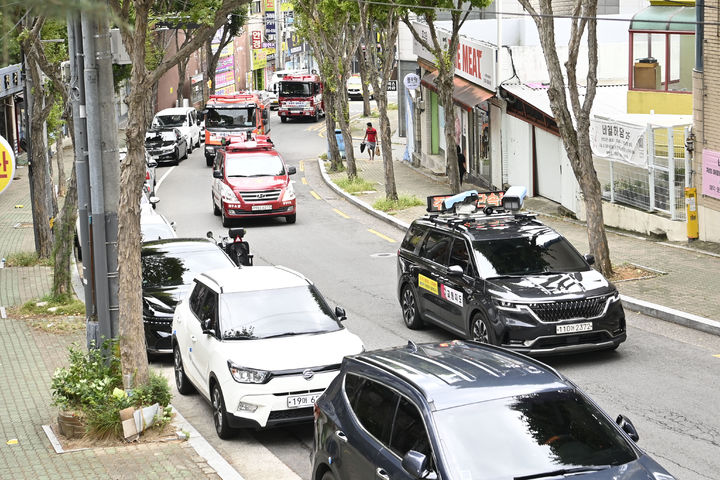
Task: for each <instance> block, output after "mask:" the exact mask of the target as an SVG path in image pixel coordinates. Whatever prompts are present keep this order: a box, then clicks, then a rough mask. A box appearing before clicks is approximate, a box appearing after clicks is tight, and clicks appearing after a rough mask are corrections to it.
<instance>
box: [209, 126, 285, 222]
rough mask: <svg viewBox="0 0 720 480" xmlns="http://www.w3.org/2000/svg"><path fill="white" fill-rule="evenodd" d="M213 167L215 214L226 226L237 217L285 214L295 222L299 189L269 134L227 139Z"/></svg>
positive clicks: (280, 215)
mask: <svg viewBox="0 0 720 480" xmlns="http://www.w3.org/2000/svg"><path fill="white" fill-rule="evenodd" d="M223 144H224V145H223V146H222V147H221V148H220V149H219V150H218V151H217V155H216V156H215V162H214V166H213V184H212V201H213V213H214V214H215V215H219V216H221V217H222V224H223V226H224V227H230V225H231V223H232V221H233V220H235V219H240V218H250V217H268V216H270V217H285V220H286V221H287V223H295V218H296V217H295V215H296V200H295V189H294V188H293V184H292V182H291V181H290V175H294V174H295V173H296V169H295V167H288V166H286V165H285V161H284V160H283V158H282V157H281V156H280V154H279V153H278V152H277V151H276V150H275V148H274V145H273V143H272V141H271V140H270V138H269V137H267V136H265V135H257V134H248V135H246V134H242V135H238V136H231V137H228V138H226V139H224V140H223Z"/></svg>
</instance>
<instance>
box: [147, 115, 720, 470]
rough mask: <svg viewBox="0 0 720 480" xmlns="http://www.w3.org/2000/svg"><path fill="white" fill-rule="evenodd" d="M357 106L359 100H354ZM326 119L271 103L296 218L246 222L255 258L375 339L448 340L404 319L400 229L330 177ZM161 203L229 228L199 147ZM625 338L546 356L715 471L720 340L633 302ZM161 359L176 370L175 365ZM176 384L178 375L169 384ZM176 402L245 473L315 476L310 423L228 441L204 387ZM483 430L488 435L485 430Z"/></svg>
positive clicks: (670, 449) (164, 187)
mask: <svg viewBox="0 0 720 480" xmlns="http://www.w3.org/2000/svg"><path fill="white" fill-rule="evenodd" d="M351 105H352V110H351V115H352V114H353V113H357V112H359V111H360V109H361V103H360V102H352V104H351ZM319 126H320V124H317V123H312V122H307V123H305V122H302V123H301V122H289V123H286V124H281V123H280V121H279V119H278V117H277V115H276V114H275V112H273V113H272V131H271V136H272V139H273V141H274V142H275V145H276V148H277V149H278V151H279V152H280V153H281V154H282V155H283V156H284V158H285V160H286V162H287V163H288V165H293V166H296V167H297V169H298V172H297V175H296V176H295V177H294V180H295V190H296V192H297V198H298V217H297V223H296V224H294V225H289V224H286V222H285V220H284V219H282V218H278V219H269V220H260V219H258V220H253V221H247V222H244V223H243V224H242V226H244V227H245V228H246V229H247V235H246V237H245V239H246V240H247V241H248V242H249V243H250V246H251V251H252V253H253V254H254V255H255V264H256V265H266V264H272V265H284V266H287V267H290V268H292V269H295V270H298V271H300V272H301V273H303V274H305V275H306V276H308V277H309V278H310V279H311V280H313V281H314V282H315V283H316V285H317V286H318V287H319V289H320V290H321V291H322V292H323V294H324V295H325V297H326V298H327V299H328V302H329V303H330V304H331V306H334V305H340V306H342V307H344V308H345V309H346V310H347V313H348V320H347V321H346V322H345V325H346V326H347V327H348V328H349V329H350V330H351V331H352V332H354V333H356V334H358V335H359V336H360V337H361V338H362V339H363V341H364V343H365V346H366V348H368V349H375V348H382V347H388V346H394V345H401V344H404V343H406V342H407V341H408V340H413V341H414V342H426V341H438V340H445V339H448V338H449V334H448V333H446V332H444V331H442V330H439V329H434V328H431V329H427V330H423V331H411V330H408V329H407V328H405V326H404V324H403V322H402V317H401V312H400V307H399V304H398V301H397V293H396V273H395V269H396V265H395V261H396V260H395V252H396V251H397V249H398V246H399V242H400V241H401V239H402V237H403V232H402V231H400V230H399V229H397V228H395V227H393V226H390V225H388V224H386V223H384V222H381V221H380V220H378V219H376V218H375V217H372V216H370V215H368V214H366V213H364V212H363V211H361V210H359V209H357V208H356V207H354V206H353V205H351V204H350V203H348V202H346V201H345V200H343V199H341V198H338V195H337V194H336V193H335V192H334V191H333V190H331V189H330V188H329V187H328V186H326V185H325V184H324V182H323V180H322V178H321V176H320V173H319V170H318V166H317V160H316V159H317V155H318V154H319V153H320V152H322V151H324V149H325V145H326V140H325V138H323V137H321V136H319V135H318V131H317V130H318V129H317V127H319ZM157 178H158V181H160V179H162V183H161V184H160V186H159V189H158V196H159V197H160V198H161V201H160V203H159V205H158V211H159V212H160V213H162V214H163V215H165V216H167V217H168V218H169V219H170V220H172V221H174V222H175V223H176V229H177V233H178V235H179V236H180V237H204V236H205V234H206V232H207V231H213V232H214V233H215V235H216V236H217V235H220V234H225V233H226V230H225V229H224V228H223V227H222V226H221V221H220V218H219V217H216V216H214V215H213V212H212V205H211V199H210V185H211V180H212V176H211V169H210V168H208V167H206V166H205V159H204V157H203V153H202V150H201V149H197V150H195V151H194V152H193V153H192V154H191V155H190V156H189V158H188V159H187V160H184V161H183V162H181V163H180V165H179V166H177V167H163V168H158V170H157ZM626 313H627V317H628V340H627V342H626V343H624V344H623V345H621V346H620V348H619V349H618V350H617V351H615V352H601V353H590V354H582V355H575V356H570V357H562V358H554V359H544V361H546V362H548V363H549V364H550V365H552V366H554V367H556V368H557V369H558V370H559V371H560V372H561V373H563V374H565V375H567V376H568V377H569V378H570V379H571V380H573V381H575V382H576V383H577V384H578V385H579V386H580V387H581V388H583V389H584V390H585V391H586V392H588V393H589V394H590V395H591V396H592V398H593V399H594V400H596V401H597V402H598V403H599V404H600V406H601V407H602V408H603V409H605V410H606V411H607V412H608V413H609V414H610V415H612V416H616V415H618V414H621V413H622V414H625V415H626V416H628V417H629V418H630V419H631V420H632V421H633V422H634V424H635V425H636V427H637V428H638V431H639V434H640V441H639V445H640V447H641V448H643V449H645V450H646V451H647V452H648V453H649V454H650V455H651V456H653V457H654V458H655V459H656V460H657V461H659V462H660V463H661V464H662V465H663V466H664V467H665V468H667V469H668V470H669V471H670V472H671V473H672V474H673V475H675V476H676V477H677V478H682V479H684V480H700V479H714V478H717V473H716V472H718V471H720V458H719V457H718V456H717V454H716V453H717V451H718V447H720V440H719V439H720V417H718V416H717V415H716V414H714V413H713V407H714V406H715V405H718V404H720V390H719V389H718V388H717V378H718V374H719V373H720V359H719V358H717V355H718V354H720V338H718V337H717V336H713V335H709V334H705V333H702V332H698V331H694V330H690V329H687V328H684V327H681V326H677V325H673V324H669V323H665V322H662V321H659V320H656V319H653V318H650V317H646V316H644V315H640V314H636V313H632V312H626ZM154 366H155V367H159V368H161V369H162V370H163V372H164V373H165V374H166V375H167V376H168V377H169V378H172V364H171V360H170V358H169V357H168V358H167V359H164V360H163V359H160V360H156V361H155V363H154ZM171 383H172V382H171ZM174 395H175V396H174V399H173V404H174V405H175V406H176V407H177V408H178V409H179V411H180V412H181V413H182V414H183V415H184V416H185V417H186V418H187V419H188V420H189V421H190V422H191V423H192V424H193V425H194V426H195V427H196V428H197V429H198V430H199V431H200V432H201V433H202V434H203V436H205V438H206V439H207V440H208V441H209V442H210V443H211V444H212V445H213V446H214V447H215V448H216V449H217V450H218V451H219V452H220V453H221V454H222V455H223V456H224V457H225V458H226V459H227V460H228V461H229V462H230V463H231V464H232V465H233V466H234V467H235V468H236V469H237V471H238V472H240V474H241V475H242V476H243V477H244V478H246V479H247V480H255V479H266V478H298V477H299V478H303V479H308V478H309V474H310V462H309V454H310V450H311V446H312V445H311V444H312V425H304V426H298V427H293V428H281V429H275V430H269V431H261V432H255V431H242V432H240V433H239V434H238V436H237V437H236V438H235V439H233V440H230V441H223V440H220V439H219V438H218V437H217V436H216V434H215V431H214V428H213V423H212V417H211V409H210V407H209V405H208V404H207V402H206V401H205V400H204V399H203V398H202V397H200V396H199V395H197V394H195V395H191V396H187V397H183V396H180V395H179V394H178V393H177V392H175V393H174ZM478 434H482V432H479V433H478Z"/></svg>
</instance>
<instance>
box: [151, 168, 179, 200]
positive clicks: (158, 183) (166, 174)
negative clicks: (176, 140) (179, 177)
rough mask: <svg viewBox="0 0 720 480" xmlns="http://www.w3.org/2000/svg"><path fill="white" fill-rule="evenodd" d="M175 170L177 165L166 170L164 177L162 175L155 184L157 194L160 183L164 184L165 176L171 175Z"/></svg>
mask: <svg viewBox="0 0 720 480" xmlns="http://www.w3.org/2000/svg"><path fill="white" fill-rule="evenodd" d="M176 166H177V165H176ZM173 170H175V167H170V169H169V170H168V171H167V172H165V175H163V176H162V177H160V181H158V182H157V183H156V184H155V195H157V193H158V190H160V185H162V182H163V180H165V178H166V177H167V176H168V175H170V172H172V171H173Z"/></svg>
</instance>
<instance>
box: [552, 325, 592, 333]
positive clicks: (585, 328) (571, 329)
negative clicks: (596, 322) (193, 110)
mask: <svg viewBox="0 0 720 480" xmlns="http://www.w3.org/2000/svg"><path fill="white" fill-rule="evenodd" d="M590 330H592V322H583V323H571V324H569V325H558V326H556V327H555V333H577V332H589V331H590Z"/></svg>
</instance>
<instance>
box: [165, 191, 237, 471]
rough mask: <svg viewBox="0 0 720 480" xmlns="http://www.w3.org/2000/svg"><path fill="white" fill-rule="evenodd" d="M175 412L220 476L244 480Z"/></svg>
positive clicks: (199, 451) (197, 446)
mask: <svg viewBox="0 0 720 480" xmlns="http://www.w3.org/2000/svg"><path fill="white" fill-rule="evenodd" d="M156 188H157V187H156ZM173 412H174V413H175V418H176V420H177V422H178V423H180V424H183V425H179V427H180V428H181V429H182V430H185V431H186V432H189V433H190V439H189V440H188V442H190V445H191V446H192V447H193V448H194V449H195V451H196V452H197V454H198V455H200V456H201V457H202V458H204V459H205V461H206V462H207V463H208V465H210V466H211V467H212V468H213V469H214V470H215V472H217V474H218V476H219V477H220V478H222V479H223V480H243V477H242V476H240V474H239V473H238V472H237V470H235V469H234V468H233V467H232V465H230V464H229V463H228V462H227V460H225V459H224V458H223V457H222V455H220V454H219V453H218V451H217V450H215V449H214V448H213V447H212V445H210V444H209V443H208V441H207V440H205V438H204V437H203V436H202V435H200V432H198V431H197V430H196V429H195V427H193V426H192V424H191V423H190V422H188V421H187V420H185V417H183V416H182V415H181V414H180V412H178V411H177V409H175V407H173Z"/></svg>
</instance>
